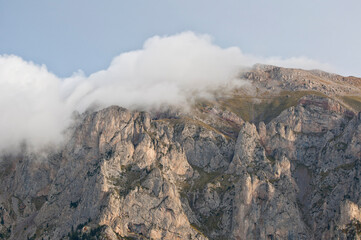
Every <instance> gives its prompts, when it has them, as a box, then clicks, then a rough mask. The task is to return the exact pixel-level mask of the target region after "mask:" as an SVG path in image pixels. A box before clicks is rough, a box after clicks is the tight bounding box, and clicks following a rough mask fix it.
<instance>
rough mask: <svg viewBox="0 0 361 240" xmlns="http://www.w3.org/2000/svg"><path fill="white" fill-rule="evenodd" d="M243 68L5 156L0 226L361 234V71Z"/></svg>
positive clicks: (125, 234) (97, 231) (85, 235)
mask: <svg viewBox="0 0 361 240" xmlns="http://www.w3.org/2000/svg"><path fill="white" fill-rule="evenodd" d="M242 78H245V79H247V80H248V81H249V82H250V85H249V86H248V87H245V88H242V89H234V91H233V92H231V93H229V92H227V93H221V94H218V95H217V96H216V97H215V99H213V100H209V99H208V100H207V99H200V100H199V101H198V102H196V103H195V104H194V105H193V106H192V109H191V111H184V112H182V111H180V112H177V114H172V113H166V112H164V113H154V112H150V113H147V112H139V111H131V110H127V109H124V108H121V107H118V106H112V107H108V108H106V109H103V110H100V111H96V112H87V113H84V114H83V115H81V116H80V117H79V119H78V121H77V123H76V124H75V125H74V126H73V128H72V129H71V130H69V131H70V132H71V137H70V138H69V140H68V141H67V143H66V144H65V146H63V147H62V148H61V149H60V150H56V151H50V150H49V151H48V152H41V153H40V152H38V153H33V152H29V151H27V149H26V147H25V146H24V148H23V150H22V151H20V152H19V153H16V154H12V155H5V156H2V160H1V161H0V180H1V181H0V220H1V222H0V239H241V240H243V239H358V237H359V236H360V234H361V222H360V221H361V209H360V208H361V187H360V186H361V185H360V179H361V113H358V111H360V110H361V109H359V107H360V106H361V100H360V99H359V97H360V96H361V95H360V92H361V89H360V86H361V80H360V79H357V78H344V77H341V76H338V75H333V74H328V73H323V72H319V71H304V70H294V69H282V68H277V67H273V66H256V67H255V68H254V69H252V70H250V71H249V72H247V73H244V74H243V75H242ZM245 89H246V90H245Z"/></svg>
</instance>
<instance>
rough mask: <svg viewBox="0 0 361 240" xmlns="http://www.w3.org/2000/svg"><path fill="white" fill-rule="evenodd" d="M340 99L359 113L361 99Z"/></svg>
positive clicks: (349, 97)
mask: <svg viewBox="0 0 361 240" xmlns="http://www.w3.org/2000/svg"><path fill="white" fill-rule="evenodd" d="M341 99H342V100H343V101H344V102H345V103H346V104H347V105H349V106H350V107H352V108H353V109H354V110H356V111H358V112H359V111H361V97H360V96H341Z"/></svg>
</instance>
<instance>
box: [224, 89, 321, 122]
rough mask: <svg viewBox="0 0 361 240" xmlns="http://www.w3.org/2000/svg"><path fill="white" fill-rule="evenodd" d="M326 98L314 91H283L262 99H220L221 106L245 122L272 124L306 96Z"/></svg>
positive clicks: (244, 97)
mask: <svg viewBox="0 0 361 240" xmlns="http://www.w3.org/2000/svg"><path fill="white" fill-rule="evenodd" d="M311 94H313V95H319V96H325V95H324V94H322V93H319V92H314V91H295V92H291V91H283V92H281V93H279V94H277V95H271V94H269V95H265V96H260V97H250V96H240V95H233V96H232V97H228V98H220V99H218V102H219V104H220V105H221V106H222V107H223V108H224V109H227V110H229V111H231V112H234V113H235V114H237V115H239V116H241V118H242V119H244V120H245V121H249V122H253V123H259V122H261V121H264V122H265V123H268V122H270V121H271V120H272V119H273V118H275V117H277V116H278V115H279V114H280V113H281V112H282V111H283V110H285V109H287V108H290V107H292V106H296V105H297V102H298V101H299V99H300V98H302V97H303V96H306V95H311Z"/></svg>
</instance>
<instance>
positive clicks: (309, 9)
mask: <svg viewBox="0 0 361 240" xmlns="http://www.w3.org/2000/svg"><path fill="white" fill-rule="evenodd" d="M360 10H361V1H356V0H349V1H335V0H331V1H330V0H329V1H326V0H324V1H321V0H312V1H285V0H284V1H281V0H273V1H270V0H263V1H262V0H254V1H232V0H224V1H216V0H198V1H197V0H192V1H190V0H182V1H180V0H179V1H169V0H168V1H164V0H157V1H155V0H154V1H150V0H147V1H146V0H143V1H140V0H133V1H120V0H104V1H99V0H97V1H96V0H72V1H70V0H61V1H54V0H53V1H52V0H31V1H28V0H0V54H15V55H17V56H20V57H22V58H23V59H25V60H29V61H30V60H31V61H33V62H35V63H37V64H45V65H46V66H47V68H48V69H49V71H51V72H53V73H55V74H56V75H58V76H60V77H66V76H70V75H71V74H72V73H73V72H75V71H77V70H78V69H81V70H83V71H84V72H85V74H87V75H89V74H91V73H93V72H96V71H98V70H101V69H105V68H107V67H108V66H109V64H110V62H111V60H112V59H113V58H114V57H115V56H117V55H119V54H120V53H122V52H127V51H131V50H136V49H140V48H142V46H143V43H144V41H145V40H146V39H148V38H149V37H152V36H154V35H161V36H163V35H172V34H175V33H180V32H183V31H186V30H190V31H194V32H196V33H205V34H209V35H211V36H212V37H213V42H214V43H215V44H217V45H219V46H221V47H230V46H237V47H239V48H240V49H241V50H242V51H243V52H244V53H247V54H254V55H257V56H263V57H270V56H279V57H283V58H289V57H299V56H306V57H308V58H312V59H315V60H317V61H320V62H322V63H329V64H331V65H332V66H333V67H334V71H335V72H337V73H341V74H345V75H357V76H361V67H360V63H361V46H360V43H361V27H360V23H361V14H360Z"/></svg>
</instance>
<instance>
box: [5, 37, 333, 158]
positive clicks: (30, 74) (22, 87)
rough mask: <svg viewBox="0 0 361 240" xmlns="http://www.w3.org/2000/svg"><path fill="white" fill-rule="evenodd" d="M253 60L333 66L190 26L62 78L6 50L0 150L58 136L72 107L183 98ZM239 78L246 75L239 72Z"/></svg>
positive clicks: (226, 79)
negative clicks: (250, 47)
mask: <svg viewBox="0 0 361 240" xmlns="http://www.w3.org/2000/svg"><path fill="white" fill-rule="evenodd" d="M255 63H265V64H273V65H278V66H284V67H299V68H305V69H315V68H318V69H323V70H330V67H329V66H328V65H326V64H320V63H318V62H317V61H314V60H311V59H308V58H305V57H301V58H290V59H281V58H262V57H257V56H253V55H248V54H244V53H242V51H241V50H240V49H239V48H238V47H231V48H221V47H219V46H217V45H215V44H213V43H212V40H211V38H210V37H209V36H208V35H198V34H195V33H193V32H184V33H181V34H177V35H172V36H165V37H159V36H155V37H152V38H150V39H148V40H147V41H146V42H145V43H144V46H143V48H142V49H140V50H136V51H131V52H126V53H122V54H120V55H119V56H117V57H115V58H114V59H113V61H112V62H111V64H110V66H109V67H108V68H107V69H105V70H102V71H98V72H96V73H93V74H91V75H90V76H84V74H82V73H81V72H79V73H75V74H74V75H73V76H71V77H69V78H65V79H62V78H59V77H57V76H56V75H54V74H52V73H51V72H49V71H48V70H47V68H46V67H45V66H44V65H42V66H40V65H36V64H34V63H32V62H27V61H24V60H23V59H21V58H20V57H17V56H13V55H0V108H1V110H2V114H1V116H0V133H1V134H0V151H1V150H6V149H14V148H16V147H17V146H18V145H19V143H20V142H22V141H26V142H28V143H30V144H31V145H33V146H35V147H40V146H44V145H46V144H48V143H57V142H59V141H61V139H62V132H63V130H64V129H65V128H66V127H67V126H68V125H69V124H70V119H71V114H72V112H74V111H79V112H83V111H85V110H86V109H87V108H88V107H89V106H91V105H93V104H97V105H98V106H101V107H107V106H110V105H120V106H123V107H127V108H143V109H149V108H153V107H159V106H161V105H164V104H170V105H184V104H186V103H187V102H188V101H189V98H190V97H191V96H193V95H194V94H193V93H199V94H202V93H204V92H206V91H207V90H210V89H214V88H217V87H219V86H221V85H225V84H227V83H230V82H235V79H236V77H237V75H238V74H239V72H240V71H241V69H242V68H243V67H249V66H252V65H253V64H255ZM238 81H241V80H238Z"/></svg>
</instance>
